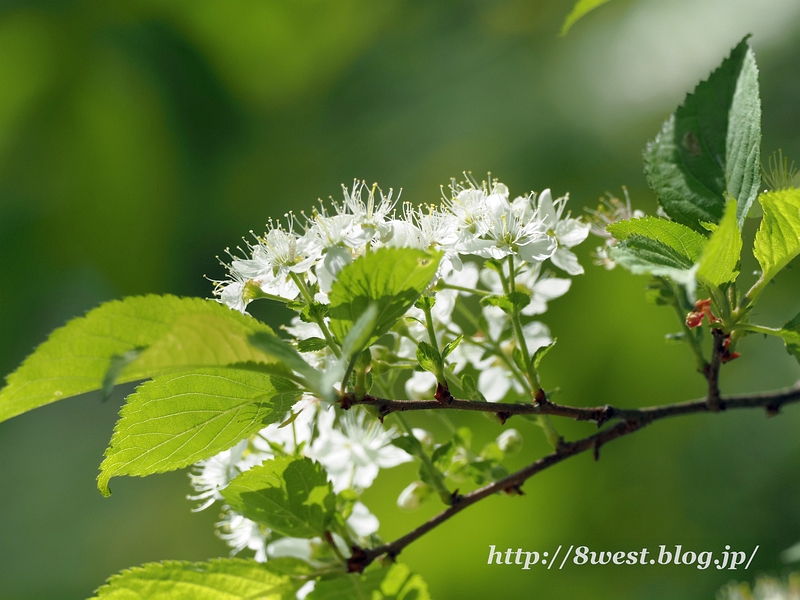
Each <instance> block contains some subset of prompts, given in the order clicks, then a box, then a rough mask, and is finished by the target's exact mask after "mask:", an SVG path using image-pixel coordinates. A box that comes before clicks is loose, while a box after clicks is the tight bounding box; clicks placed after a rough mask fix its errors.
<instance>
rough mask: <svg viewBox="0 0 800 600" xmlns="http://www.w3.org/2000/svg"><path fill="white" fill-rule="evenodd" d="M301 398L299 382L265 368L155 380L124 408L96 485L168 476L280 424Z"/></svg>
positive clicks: (214, 370) (201, 371)
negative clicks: (119, 478)
mask: <svg viewBox="0 0 800 600" xmlns="http://www.w3.org/2000/svg"><path fill="white" fill-rule="evenodd" d="M267 368H268V367H267ZM299 396H300V392H299V390H298V388H297V386H296V385H295V384H294V383H292V382H291V381H289V380H287V379H283V378H281V377H276V376H275V375H272V374H270V373H264V372H262V371H261V370H260V368H259V367H258V366H253V368H247V367H246V366H242V367H240V368H232V367H228V368H225V367H218V368H203V369H197V370H195V371H191V372H183V373H174V374H169V375H162V376H160V377H157V378H155V379H154V380H153V381H148V382H146V383H144V384H143V385H141V386H139V387H138V388H137V389H136V392H135V393H134V394H131V395H130V396H129V397H128V402H127V403H126V404H125V406H123V407H122V410H121V412H120V419H119V421H117V424H116V426H115V427H114V435H113V436H112V438H111V443H110V444H109V447H108V449H107V450H106V458H105V460H103V463H102V465H100V476H99V477H98V478H97V486H98V488H99V489H100V491H101V492H102V493H103V495H105V496H108V495H109V494H110V491H109V489H108V481H109V480H110V479H111V478H112V477H115V476H118V475H135V476H145V475H151V474H153V473H164V472H166V471H173V470H175V469H180V468H182V467H186V466H188V465H190V464H192V463H195V462H197V461H198V460H204V459H206V458H210V457H212V456H214V455H215V454H218V453H219V452H222V451H223V450H226V449H228V448H230V447H231V446H233V445H235V444H236V443H238V442H239V441H241V440H242V439H244V438H246V437H247V436H249V435H252V434H253V433H255V432H257V431H259V430H260V429H263V428H264V427H266V426H267V425H269V424H270V423H278V422H280V421H281V420H282V419H283V417H284V416H285V415H286V412H287V411H288V410H289V409H290V408H291V406H292V404H294V403H295V402H296V401H297V399H298V398H299Z"/></svg>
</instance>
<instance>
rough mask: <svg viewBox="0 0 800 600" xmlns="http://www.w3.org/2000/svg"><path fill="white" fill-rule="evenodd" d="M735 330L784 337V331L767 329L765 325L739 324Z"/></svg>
mask: <svg viewBox="0 0 800 600" xmlns="http://www.w3.org/2000/svg"><path fill="white" fill-rule="evenodd" d="M734 330H740V331H752V332H753V333H763V334H764V335H774V336H777V337H783V336H782V335H781V332H782V331H783V330H782V329H780V328H778V327H765V326H764V325H756V324H754V323H737V324H736V325H734Z"/></svg>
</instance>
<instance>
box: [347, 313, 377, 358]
mask: <svg viewBox="0 0 800 600" xmlns="http://www.w3.org/2000/svg"><path fill="white" fill-rule="evenodd" d="M377 324H378V307H377V305H376V304H375V303H372V304H370V305H369V306H367V309H366V310H365V311H364V312H363V313H361V315H359V317H358V319H356V322H355V323H354V324H353V326H352V327H351V328H350V330H349V331H348V332H347V335H346V336H345V338H344V342H343V343H342V362H344V363H348V362H350V360H351V359H352V358H353V357H355V356H357V355H358V354H360V353H361V352H362V351H363V350H364V349H365V348H366V347H367V344H369V342H370V339H371V337H372V332H373V331H375V327H376V325H377Z"/></svg>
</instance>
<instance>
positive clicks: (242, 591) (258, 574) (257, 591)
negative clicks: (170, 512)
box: [94, 558, 304, 600]
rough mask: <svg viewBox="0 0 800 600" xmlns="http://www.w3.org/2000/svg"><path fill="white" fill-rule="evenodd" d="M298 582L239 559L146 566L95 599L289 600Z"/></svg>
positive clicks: (269, 567) (115, 580)
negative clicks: (198, 599)
mask: <svg viewBox="0 0 800 600" xmlns="http://www.w3.org/2000/svg"><path fill="white" fill-rule="evenodd" d="M303 583H304V582H303V581H302V580H300V579H293V578H292V577H290V576H289V575H288V574H285V573H281V572H280V571H278V570H276V569H274V568H272V563H271V562H270V563H269V564H261V563H257V562H256V561H254V560H244V559H241V558H218V559H215V560H211V561H209V562H186V561H176V560H170V561H164V562H157V563H147V564H145V565H142V566H141V567H134V568H132V569H127V570H125V571H122V572H121V573H119V574H118V575H114V576H112V577H111V578H110V579H109V580H108V583H106V584H105V585H104V586H103V587H101V588H100V589H98V590H97V593H96V595H95V596H94V598H96V599H98V600H134V599H139V598H147V599H148V600H186V599H188V598H202V599H203V600H246V599H251V598H259V599H260V600H288V599H289V598H294V597H295V594H296V593H297V590H298V589H300V587H301V586H302V585H303Z"/></svg>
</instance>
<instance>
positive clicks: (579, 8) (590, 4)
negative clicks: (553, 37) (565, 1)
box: [559, 0, 609, 37]
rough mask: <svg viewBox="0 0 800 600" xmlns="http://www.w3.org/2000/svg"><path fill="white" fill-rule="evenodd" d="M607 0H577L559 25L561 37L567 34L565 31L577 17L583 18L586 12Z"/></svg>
mask: <svg viewBox="0 0 800 600" xmlns="http://www.w3.org/2000/svg"><path fill="white" fill-rule="evenodd" d="M608 1H609V0H578V2H576V3H575V6H573V7H572V12H570V13H569V14H568V15H567V18H566V19H564V24H563V25H562V26H561V33H560V34H559V35H561V36H562V37H563V36H565V35H567V32H568V31H569V30H570V28H571V27H572V26H573V25H574V24H575V22H576V21H578V19H581V18H583V17H584V16H586V15H587V14H588V13H590V12H591V11H593V10H594V9H595V8H597V7H598V6H602V5H603V4H605V3H606V2H608Z"/></svg>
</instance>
